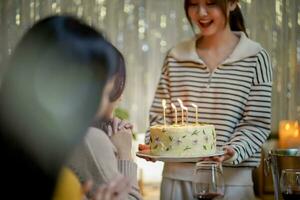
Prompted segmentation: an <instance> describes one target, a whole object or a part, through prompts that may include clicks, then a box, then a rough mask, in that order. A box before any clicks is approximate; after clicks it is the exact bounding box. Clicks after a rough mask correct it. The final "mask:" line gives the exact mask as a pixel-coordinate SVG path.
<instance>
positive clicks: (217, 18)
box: [188, 0, 236, 36]
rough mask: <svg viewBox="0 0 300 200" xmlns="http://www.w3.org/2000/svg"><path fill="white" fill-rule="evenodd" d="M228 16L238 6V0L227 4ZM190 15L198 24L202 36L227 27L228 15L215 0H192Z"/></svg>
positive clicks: (189, 9)
mask: <svg viewBox="0 0 300 200" xmlns="http://www.w3.org/2000/svg"><path fill="white" fill-rule="evenodd" d="M227 7H228V10H227V16H228V15H229V12H230V11H231V10H234V9H235V7H236V2H230V1H229V5H228V6H227ZM188 15H189V17H190V19H191V21H192V22H193V23H194V24H195V25H197V26H198V28H199V29H200V31H201V35H202V36H211V35H214V34H216V33H218V32H219V31H222V30H224V29H225V28H226V27H228V28H229V26H227V24H226V17H227V16H224V14H223V12H222V10H221V8H220V7H219V6H218V5H217V3H216V2H215V0H190V5H189V8H188Z"/></svg>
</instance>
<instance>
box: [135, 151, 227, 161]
mask: <svg viewBox="0 0 300 200" xmlns="http://www.w3.org/2000/svg"><path fill="white" fill-rule="evenodd" d="M224 154H225V151H217V152H216V153H214V154H209V155H205V156H203V155H199V156H190V157H175V156H155V155H151V154H150V152H141V151H138V152H136V155H137V156H138V157H145V158H150V159H154V160H159V161H163V162H198V161H201V160H203V159H204V158H209V157H213V156H222V155H224Z"/></svg>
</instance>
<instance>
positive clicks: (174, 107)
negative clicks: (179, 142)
mask: <svg viewBox="0 0 300 200" xmlns="http://www.w3.org/2000/svg"><path fill="white" fill-rule="evenodd" d="M171 106H172V108H173V109H174V111H175V124H176V125H177V109H176V106H175V105H174V104H173V103H171Z"/></svg>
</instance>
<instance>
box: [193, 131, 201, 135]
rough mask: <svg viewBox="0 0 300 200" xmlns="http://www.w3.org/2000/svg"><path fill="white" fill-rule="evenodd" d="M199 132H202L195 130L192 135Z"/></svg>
mask: <svg viewBox="0 0 300 200" xmlns="http://www.w3.org/2000/svg"><path fill="white" fill-rule="evenodd" d="M198 133H200V131H198V130H194V131H193V133H192V135H198Z"/></svg>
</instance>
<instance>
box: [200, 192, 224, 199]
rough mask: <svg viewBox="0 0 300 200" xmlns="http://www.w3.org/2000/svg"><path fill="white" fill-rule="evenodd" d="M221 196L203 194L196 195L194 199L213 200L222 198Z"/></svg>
mask: <svg viewBox="0 0 300 200" xmlns="http://www.w3.org/2000/svg"><path fill="white" fill-rule="evenodd" d="M222 196H223V195H222V194H220V193H213V192H211V193H205V194H197V195H196V198H197V199H199V200H213V199H215V198H217V197H222Z"/></svg>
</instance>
